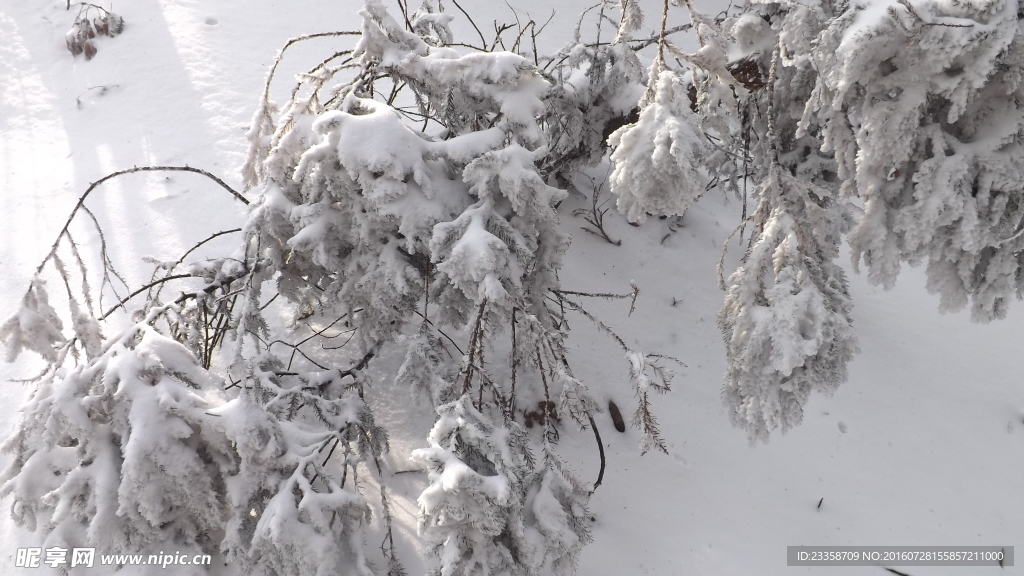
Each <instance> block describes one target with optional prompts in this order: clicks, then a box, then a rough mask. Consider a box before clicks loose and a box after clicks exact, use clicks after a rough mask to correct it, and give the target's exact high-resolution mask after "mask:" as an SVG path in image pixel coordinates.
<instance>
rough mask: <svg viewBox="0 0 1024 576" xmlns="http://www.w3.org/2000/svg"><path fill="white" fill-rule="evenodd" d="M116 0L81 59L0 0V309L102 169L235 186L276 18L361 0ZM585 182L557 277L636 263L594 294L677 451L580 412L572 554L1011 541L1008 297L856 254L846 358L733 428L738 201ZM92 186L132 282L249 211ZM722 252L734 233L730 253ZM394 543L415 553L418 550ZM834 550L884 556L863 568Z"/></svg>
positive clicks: (64, 24) (577, 351)
mask: <svg viewBox="0 0 1024 576" xmlns="http://www.w3.org/2000/svg"><path fill="white" fill-rule="evenodd" d="M512 3H513V4H515V5H516V6H517V8H518V9H519V10H520V12H521V13H526V12H530V13H531V14H533V16H534V17H535V18H538V19H539V18H542V17H546V16H547V14H548V13H549V12H550V10H551V9H552V8H555V9H556V11H557V14H556V19H555V20H554V21H553V23H552V25H551V28H550V29H549V32H548V34H550V35H551V36H552V37H549V38H548V39H547V40H546V41H547V42H549V43H551V44H553V45H557V44H559V42H560V39H559V38H558V36H559V35H560V34H564V33H566V32H567V31H569V30H571V27H572V26H573V24H574V17H575V14H576V13H577V12H578V9H579V8H581V7H585V6H586V4H587V2H586V1H580V0H571V1H566V2H557V3H551V2H541V1H539V0H530V1H529V2H512ZM655 4H660V3H655ZM462 5H463V6H464V7H465V8H467V10H469V11H471V12H473V13H476V14H481V15H482V16H481V18H480V19H479V20H480V22H484V23H489V22H490V21H491V20H494V19H498V18H501V19H507V17H508V16H507V15H508V14H509V13H508V8H507V7H505V6H504V4H501V5H500V6H499V4H498V3H491V2H489V1H486V2H485V1H483V0H476V1H472V0H467V1H466V2H465V3H462ZM114 8H115V10H116V11H118V12H119V13H121V14H122V15H123V16H124V17H125V19H126V21H127V27H126V30H125V32H124V33H123V34H122V35H121V36H119V37H116V38H103V39H100V40H99V42H98V44H97V45H98V48H99V52H98V54H97V55H96V57H95V58H94V59H92V60H91V61H85V60H84V59H83V58H82V57H81V56H80V57H78V58H74V59H73V58H72V57H71V55H70V54H69V53H68V52H67V50H66V49H65V47H64V34H65V32H66V31H67V29H68V28H69V27H70V25H71V21H72V20H73V18H74V11H72V12H67V11H65V9H64V2H61V1H57V0H38V1H35V2H15V1H14V0H3V2H0V38H2V39H3V40H2V41H0V270H2V274H0V315H3V316H6V315H7V314H9V313H10V312H12V311H13V310H14V309H15V307H16V305H17V302H18V299H19V298H20V297H21V295H22V294H23V291H24V290H25V287H26V286H27V281H28V279H29V278H30V276H31V274H32V270H33V269H34V267H35V266H36V265H37V264H38V262H39V261H40V260H41V259H42V257H43V256H44V255H45V253H46V252H47V250H48V249H49V246H50V244H51V243H52V241H53V240H54V238H55V235H56V234H57V232H58V231H59V230H60V227H61V226H62V225H63V223H64V219H65V218H66V215H67V214H68V212H69V211H70V210H71V208H72V207H73V206H74V203H75V201H76V199H77V197H78V195H79V194H81V192H82V191H84V190H85V189H86V188H87V187H88V185H89V183H90V182H93V181H95V180H96V179H98V178H100V177H101V176H103V175H105V174H107V173H109V172H111V171H114V170H117V169H122V168H128V167H131V166H133V165H139V166H142V165H155V164H165V165H166V164H174V165H184V164H188V165H191V166H196V167H201V168H204V169H207V170H209V171H211V172H213V173H215V174H218V175H220V176H222V177H223V178H224V179H225V180H226V181H227V182H228V183H229V184H231V185H233V186H235V187H239V186H240V179H239V177H238V175H237V174H238V168H239V166H240V164H241V162H242V159H243V155H244V152H245V140H244V137H243V136H244V129H245V127H246V125H247V123H248V121H249V119H250V117H251V114H252V107H253V106H255V104H256V101H257V98H258V95H259V91H260V90H261V87H262V84H263V81H264V78H265V74H266V70H267V67H268V66H269V64H270V63H271V61H272V59H273V57H274V55H275V54H276V53H277V51H278V49H279V48H280V47H281V46H282V45H283V44H284V42H285V41H286V40H287V39H288V38H289V37H293V36H297V35H300V34H305V33H311V32H321V31H328V30H337V29H353V28H355V27H356V25H357V22H358V21H357V18H356V16H355V12H356V10H357V9H358V2H357V1H356V0H344V1H342V2H328V1H326V0H291V1H288V2H284V1H274V0H263V1H260V2H252V3H245V4H239V3H232V2H228V1H227V0H202V1H200V0H175V1H170V0H165V1H158V0H140V1H138V2H135V3H126V4H125V5H122V6H115V7H114ZM460 17H461V15H460ZM675 17H676V18H678V19H680V20H682V19H683V18H684V16H683V15H682V14H681V13H676V14H675ZM461 27H462V28H465V23H464V22H463V23H462V24H461ZM330 42H332V40H324V41H323V44H320V45H319V48H317V47H316V46H315V45H311V46H309V47H308V48H306V49H301V48H300V49H296V50H295V51H294V53H290V55H289V56H288V58H287V59H286V60H285V64H284V68H283V69H282V71H287V72H295V71H298V70H300V69H302V68H303V66H304V65H305V64H306V63H307V60H303V58H304V56H309V55H313V56H315V55H316V54H319V53H320V52H321V51H323V50H327V49H328V48H329V46H330ZM313 44H315V43H313ZM280 77H281V78H284V77H285V76H284V75H281V76H280ZM284 84H285V83H284V82H282V83H281V86H284ZM280 89H283V88H279V90H280ZM598 172H600V173H602V174H603V173H604V172H603V171H595V173H598ZM583 205H584V201H583V199H580V198H570V200H569V201H567V202H565V203H564V204H563V205H562V206H561V208H560V213H561V216H562V218H563V223H564V226H565V229H566V230H567V231H569V232H571V233H572V234H573V244H572V248H571V250H570V252H569V254H568V255H567V257H566V266H565V269H564V271H563V274H562V281H563V283H564V285H565V286H566V287H567V288H568V289H578V290H587V291H596V292H600V291H616V292H621V291H626V290H628V285H629V281H630V280H634V281H635V282H636V283H637V285H638V286H639V287H640V290H641V295H640V298H639V300H638V302H637V306H636V310H635V312H634V313H633V314H632V315H631V316H627V312H628V304H625V305H624V304H623V303H622V302H621V301H619V302H615V301H613V302H598V303H594V304H592V309H593V310H594V311H596V312H599V313H600V315H601V316H602V317H603V318H604V319H605V320H606V321H607V322H608V323H609V324H610V325H612V326H613V327H614V328H615V329H616V330H617V331H618V332H619V333H620V334H622V335H623V336H624V337H626V339H627V341H629V342H630V344H632V345H634V346H636V347H638V348H640V349H643V350H644V351H649V352H657V353H661V354H667V355H672V356H675V357H677V358H679V359H680V360H682V361H683V362H685V363H686V367H685V368H683V369H680V370H679V371H678V377H677V379H676V381H675V385H674V389H673V391H672V392H671V393H669V394H668V395H666V396H663V397H659V398H657V402H656V404H655V410H656V414H657V416H658V417H659V418H660V422H661V427H662V431H663V433H664V436H665V439H666V441H667V443H668V447H669V451H670V453H671V455H669V456H664V455H659V454H653V453H652V454H648V455H645V456H641V455H640V454H639V450H638V448H637V443H638V438H637V436H636V434H635V431H633V430H627V432H626V433H625V434H619V433H617V432H615V431H614V429H613V428H612V426H611V422H610V421H609V420H608V419H607V416H606V415H603V416H602V417H601V419H600V420H599V421H598V424H599V426H601V431H602V434H603V437H604V441H605V443H606V445H607V447H606V451H607V456H608V466H609V467H608V471H607V473H606V475H605V479H604V484H603V485H602V486H601V487H600V488H599V489H598V490H597V492H596V493H595V495H594V499H593V501H592V512H593V513H594V516H595V518H596V524H595V528H594V538H595V542H594V543H593V544H592V545H591V546H589V547H587V548H586V549H585V551H584V552H583V556H582V560H581V563H580V570H579V573H580V574H581V575H588V576H589V575H598V576H601V575H620V574H621V575H633V574H654V575H666V576H667V575H674V574H680V575H682V574H687V575H690V574H701V575H743V576H747V575H758V576H762V575H775V574H779V575H781V574H786V575H791V574H812V573H813V574H817V573H823V572H824V571H825V570H827V569H811V568H794V567H786V546H791V545H799V544H803V545H999V546H1012V545H1015V544H1016V545H1022V546H1024V498H1022V497H1021V496H1020V487H1021V479H1022V478H1024V420H1022V419H1024V382H1022V381H1021V379H1022V378H1024V353H1022V352H1021V346H1022V342H1024V322H1022V321H1021V318H1022V313H1024V312H1022V310H1021V308H1020V306H1017V307H1016V308H1014V309H1012V310H1011V313H1010V317H1009V318H1008V319H1006V320H1004V321H1001V322H997V323H993V324H990V325H978V324H972V323H970V322H969V320H968V318H967V317H966V314H959V315H940V314H939V313H938V312H937V311H936V308H937V299H936V298H933V297H931V296H929V295H928V294H927V293H926V292H925V290H924V288H923V286H924V279H923V274H920V273H919V272H918V271H915V270H908V271H906V272H905V273H904V274H903V276H902V277H901V278H900V281H899V284H898V285H897V287H896V288H895V289H894V290H892V291H889V292H885V291H883V290H881V289H880V288H876V287H871V286H869V285H868V284H867V282H866V281H865V280H864V279H863V278H862V277H860V276H857V275H856V274H853V273H852V272H851V284H852V292H853V297H854V301H855V309H854V319H855V324H854V325H855V328H856V330H857V333H858V336H859V338H860V346H861V353H860V355H859V356H857V358H856V359H855V360H854V362H853V363H852V368H851V375H850V381H849V382H847V383H846V384H844V385H843V386H842V387H840V389H839V391H838V392H837V393H836V395H835V396H834V397H832V398H825V397H816V398H814V399H813V400H812V401H811V403H810V404H809V406H808V409H807V411H806V415H805V419H804V423H803V424H802V425H801V426H800V427H798V428H796V429H794V430H792V431H791V432H789V433H788V434H786V435H777V436H775V437H774V438H773V439H772V441H771V442H770V443H769V444H767V445H758V446H753V447H751V446H749V445H748V443H747V440H746V436H745V434H744V433H743V432H742V431H740V430H738V429H734V428H732V427H731V426H730V424H729V421H728V417H727V415H726V414H725V413H724V410H723V408H722V406H721V400H720V389H721V382H722V374H723V372H724V350H723V344H722V341H721V335H720V333H719V330H718V328H717V326H716V322H715V317H716V313H717V310H718V308H719V307H720V305H721V301H722V297H723V294H722V292H720V291H719V290H718V289H717V287H716V278H715V263H716V262H717V259H718V257H719V253H720V249H721V243H722V241H723V240H724V239H725V237H726V236H727V235H728V233H729V232H731V231H732V229H733V227H734V226H735V225H736V223H737V222H738V221H739V213H740V205H739V203H738V202H737V201H735V200H731V201H729V202H726V201H725V200H724V199H723V197H722V195H721V194H720V193H718V192H712V193H710V194H709V195H708V196H707V197H705V198H704V199H702V200H701V201H700V202H699V203H698V204H697V205H696V206H695V207H694V208H693V209H691V211H690V212H689V213H688V214H687V215H686V216H685V217H684V218H683V221H682V223H683V225H682V227H681V228H678V229H677V230H676V231H675V232H671V233H670V230H669V228H668V224H667V222H666V221H658V220H652V221H649V222H647V223H646V224H644V225H643V226H642V227H640V228H633V227H630V226H628V225H626V223H625V221H624V220H623V219H622V218H621V217H619V216H617V215H611V214H610V215H609V220H610V223H609V232H610V233H611V234H612V236H614V237H617V238H621V239H622V240H623V244H622V246H612V245H610V244H608V243H605V242H603V241H602V240H600V239H598V238H596V237H594V236H592V235H590V234H586V233H584V232H582V231H581V230H580V226H582V225H583V224H584V223H583V221H582V219H581V218H578V217H575V216H573V215H572V211H573V209H574V208H578V207H581V206H583ZM89 206H90V207H91V208H92V209H93V211H94V212H95V213H96V215H97V217H98V218H99V219H100V221H101V222H102V223H103V225H104V227H105V229H106V234H107V242H108V244H109V245H110V247H111V255H112V257H113V258H114V259H115V260H116V261H117V262H118V263H119V264H120V265H121V266H122V268H123V269H124V270H126V271H128V278H127V279H128V280H129V282H130V283H132V282H134V284H135V285H138V284H139V283H140V282H141V281H142V280H143V279H144V278H146V277H147V276H148V273H149V265H147V264H144V263H142V262H141V260H140V258H141V257H142V256H147V255H152V256H156V257H159V258H167V257H172V256H173V257H176V256H177V255H179V254H180V253H181V252H183V251H184V250H185V249H187V248H188V247H189V246H191V245H192V244H194V243H195V242H196V241H198V240H200V239H202V238H205V237H206V236H208V235H209V234H210V233H212V232H215V231H218V230H221V229H225V228H230V227H233V226H235V225H237V223H239V222H240V220H241V218H242V216H243V212H242V210H241V209H240V206H239V204H238V203H237V202H234V201H233V200H232V199H231V198H230V197H229V196H227V195H225V194H223V191H221V190H218V189H216V187H215V186H214V185H212V184H211V183H210V182H209V181H207V180H205V179H202V178H200V177H196V176H193V175H189V174H174V175H170V176H167V175H163V174H161V175H158V176H150V177H146V176H130V177H127V178H124V179H121V180H118V181H115V182H112V183H110V184H109V185H106V186H104V187H103V188H102V189H99V190H98V191H97V192H96V193H95V195H94V196H93V197H92V198H90V200H89ZM666 234H670V235H669V236H668V237H667V238H665V235H666ZM663 239H664V240H663ZM230 242H231V241H230V239H226V240H225V241H224V243H223V244H220V245H219V246H220V247H221V248H227V247H229V246H230ZM216 248H217V245H214V246H212V247H211V249H214V250H216ZM740 252H741V249H740V248H739V246H738V244H737V242H736V241H735V240H734V241H733V242H732V245H731V252H730V256H729V259H728V263H730V264H735V263H736V261H737V260H738V257H739V255H740ZM573 328H574V331H573V337H572V339H571V341H570V348H571V350H572V356H571V358H570V359H571V361H572V362H573V365H574V367H576V372H577V376H580V377H582V379H583V380H584V381H585V382H587V383H588V385H590V386H591V388H592V389H593V390H596V391H597V394H598V397H599V399H614V400H615V401H616V402H617V403H618V405H619V406H621V407H623V410H624V411H629V412H631V406H632V405H633V399H632V392H631V389H630V387H629V382H628V373H627V366H626V363H625V361H624V359H623V358H622V357H621V354H620V353H619V352H618V349H617V348H616V347H615V346H614V345H613V344H612V343H611V342H610V341H608V340H607V339H606V337H604V336H603V335H601V334H599V333H597V331H596V330H594V329H592V327H591V326H589V325H588V324H587V323H586V322H585V321H583V320H582V319H579V320H577V321H576V322H575V323H574V324H573ZM37 368H38V367H37V366H36V365H35V364H34V363H33V361H32V359H31V358H25V357H23V358H21V359H19V361H18V362H17V363H14V364H5V365H0V380H3V381H6V380H7V379H9V378H21V377H25V376H27V375H30V374H31V373H32V371H33V370H34V369H37ZM27 393H28V390H27V389H26V388H25V387H24V386H23V385H21V384H17V383H4V384H3V385H2V386H0V405H2V406H3V410H2V411H0V435H4V436H6V434H8V433H9V431H10V430H12V429H13V427H14V425H15V422H16V420H17V407H18V406H19V405H20V404H21V402H22V401H23V399H24V398H25V397H26V396H27ZM378 415H379V417H384V414H381V413H379V414H378ZM406 421H407V422H408V423H409V425H408V426H407V428H406V429H405V430H402V429H397V430H395V429H393V430H392V432H393V433H394V434H395V436H396V442H395V447H396V454H395V456H394V458H393V459H392V461H393V462H394V463H395V464H397V465H399V466H401V464H402V458H403V457H404V454H406V453H407V452H408V450H409V449H411V448H414V447H418V446H420V445H422V441H421V439H422V437H424V436H425V435H426V432H427V429H426V428H423V427H417V426H416V425H415V424H423V423H424V422H426V423H429V421H430V416H429V414H427V413H424V414H420V415H416V417H414V418H408V419H406ZM593 443H594V439H593V437H592V436H591V435H590V434H589V433H586V434H583V435H578V434H575V433H566V434H564V435H563V441H562V443H561V451H562V452H563V454H564V455H565V457H566V459H567V460H568V461H569V462H570V463H572V464H573V466H574V467H575V468H576V470H577V471H578V472H579V473H580V474H581V475H582V476H583V477H584V478H588V479H591V480H592V479H593V478H595V477H596V473H597V457H596V453H595V452H596V451H595V450H594V448H593ZM4 464H6V461H4ZM417 482H418V481H417V480H416V479H410V480H408V488H409V490H408V493H407V494H405V495H404V499H402V495H399V508H401V509H402V510H403V512H400V513H399V519H400V520H402V521H405V522H406V526H405V527H404V528H403V529H402V530H401V534H403V535H404V537H403V540H404V541H405V544H404V545H403V546H404V547H405V548H404V549H405V550H408V546H409V545H411V544H410V543H411V542H413V537H414V534H415V525H414V518H415V516H414V514H415V508H414V506H415V496H416V493H417V491H418V489H419V488H420V484H417ZM822 499H823V500H822ZM819 501H821V506H820V508H819V507H818V503H819ZM3 506H4V509H5V510H6V507H7V503H6V502H5V503H4V504H3ZM32 541H33V540H32V537H31V536H30V535H26V534H23V533H21V532H19V531H18V530H17V529H16V528H15V527H14V526H13V524H12V523H11V521H10V520H9V519H8V518H7V517H6V514H0V543H3V546H4V547H5V548H4V549H2V550H0V574H6V573H18V570H17V569H15V568H14V561H13V557H14V552H15V548H16V547H17V546H18V545H24V543H29V542H32ZM373 547H374V546H372V545H371V546H368V548H373ZM403 561H406V563H407V565H408V567H409V568H410V569H412V570H411V572H412V573H416V568H417V567H418V564H417V562H416V561H414V559H413V558H411V557H409V558H403ZM831 570H833V571H836V572H841V573H843V574H847V575H854V574H857V575H859V574H864V575H879V576H880V575H882V574H887V573H886V572H884V571H883V569H882V568H881V567H859V568H833V569H831ZM900 570H901V571H903V572H907V573H909V574H912V575H913V576H922V575H924V576H927V575H931V574H974V573H978V572H979V569H977V568H973V569H972V568H900ZM988 570H989V571H992V570H994V569H988ZM1007 570H1008V571H1012V570H1018V568H1007ZM44 571H45V569H36V570H27V571H26V572H31V573H43V572H44ZM163 573H166V572H163Z"/></svg>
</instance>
